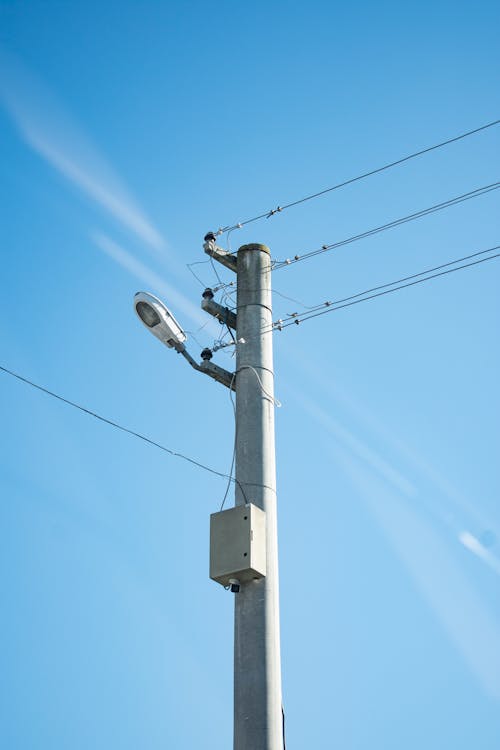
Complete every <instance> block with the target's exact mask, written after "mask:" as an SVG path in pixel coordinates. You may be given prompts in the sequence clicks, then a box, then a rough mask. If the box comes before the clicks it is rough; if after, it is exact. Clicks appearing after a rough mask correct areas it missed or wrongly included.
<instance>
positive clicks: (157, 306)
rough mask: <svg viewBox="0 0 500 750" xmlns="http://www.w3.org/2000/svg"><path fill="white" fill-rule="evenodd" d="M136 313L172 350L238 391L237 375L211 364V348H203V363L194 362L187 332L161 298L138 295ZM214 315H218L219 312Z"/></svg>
mask: <svg viewBox="0 0 500 750" xmlns="http://www.w3.org/2000/svg"><path fill="white" fill-rule="evenodd" d="M214 304H215V303H214ZM134 310H135V312H136V314H137V317H138V318H139V319H140V321H141V323H142V324H143V325H144V326H145V327H146V328H147V329H148V330H149V331H151V333H152V334H153V336H156V338H157V339H159V340H160V341H161V342H162V344H165V346H168V348H169V349H175V351H176V352H177V353H178V354H182V356H183V357H184V359H185V360H187V361H188V362H189V364H190V365H191V367H193V368H194V369H195V370H197V371H198V372H203V373H204V374H205V375H208V376H209V377H211V378H213V379H214V380H217V382H218V383H222V385H225V386H227V387H228V388H231V389H232V390H235V383H234V381H235V377H234V373H232V372H228V371H227V370H224V368H223V367H219V366H218V365H216V364H214V363H213V362H211V361H210V360H211V359H212V350H211V349H203V351H202V353H201V359H202V361H201V362H200V364H198V362H196V360H195V359H193V357H192V356H191V355H190V354H189V352H188V351H187V349H186V346H185V343H184V342H185V341H187V336H186V334H185V332H184V331H183V330H182V328H181V327H180V325H179V323H178V322H177V321H176V319H175V318H174V316H173V315H172V313H171V312H170V310H169V309H168V307H167V306H166V305H165V304H164V303H163V302H162V301H161V299H158V297H155V295H154V294H150V293H149V292H137V294H136V295H135V296H134ZM212 314H213V315H215V313H212Z"/></svg>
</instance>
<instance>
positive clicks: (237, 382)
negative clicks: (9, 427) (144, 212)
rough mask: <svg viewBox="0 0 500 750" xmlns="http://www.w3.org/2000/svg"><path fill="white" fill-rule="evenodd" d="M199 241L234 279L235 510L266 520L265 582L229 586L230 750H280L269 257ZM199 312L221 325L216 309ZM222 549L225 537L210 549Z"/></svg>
mask: <svg viewBox="0 0 500 750" xmlns="http://www.w3.org/2000/svg"><path fill="white" fill-rule="evenodd" d="M205 239H206V240H207V239H208V241H207V242H206V244H205V246H204V247H205V252H207V253H208V254H209V255H211V256H212V258H214V259H215V260H218V261H219V262H221V263H223V264H224V265H225V266H226V267H228V268H231V269H232V270H233V271H235V272H236V276H237V287H236V288H237V311H236V321H234V322H235V325H236V340H237V342H239V343H238V345H237V350H236V351H237V353H236V373H235V376H234V390H235V391H236V426H235V430H236V439H235V444H236V457H235V466H236V472H235V474H236V476H235V479H236V481H235V487H236V496H235V506H236V507H238V506H245V507H248V506H249V505H254V506H257V508H259V509H260V510H261V511H264V513H265V560H266V562H265V575H263V576H262V577H260V578H258V579H254V578H250V580H242V581H241V582H240V581H239V580H237V585H236V586H233V587H232V590H233V591H235V592H237V593H235V615H234V750H282V749H283V715H282V696H281V657H280V622H279V584H278V533H277V512H276V458H275V442H274V407H275V400H274V372H273V350H272V345H273V338H272V298H271V256H270V252H269V249H268V248H267V247H266V246H265V245H259V244H251V245H243V246H242V247H240V249H239V250H238V253H237V257H236V258H235V257H234V256H232V255H230V254H228V253H227V252H225V251H224V250H222V249H221V248H218V247H217V246H216V245H215V236H214V235H207V238H205ZM209 304H210V305H215V303H211V302H210V303H209ZM202 306H204V307H205V309H207V312H211V314H213V315H216V317H219V319H221V310H220V306H216V305H215V309H209V308H208V307H207V306H206V305H203V304H202ZM225 513H228V512H227V511H226V512H225ZM215 515H222V514H215ZM245 518H246V516H245ZM229 543H230V542H229V539H228V534H227V533H226V536H225V539H224V537H223V538H222V542H221V541H220V540H217V542H216V544H217V545H218V546H219V547H220V546H222V545H224V546H226V545H228V544H229ZM215 552H216V554H219V552H218V551H217V550H216V551H215ZM219 580H220V579H219ZM225 580H229V582H231V581H234V580H235V578H232V579H230V578H227V577H226V579H225ZM220 582H224V581H222V580H221V581H220Z"/></svg>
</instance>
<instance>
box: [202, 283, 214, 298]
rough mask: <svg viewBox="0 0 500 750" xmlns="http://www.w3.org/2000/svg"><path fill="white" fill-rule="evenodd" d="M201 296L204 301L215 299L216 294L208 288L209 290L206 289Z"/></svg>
mask: <svg viewBox="0 0 500 750" xmlns="http://www.w3.org/2000/svg"><path fill="white" fill-rule="evenodd" d="M201 296H202V297H203V299H213V298H214V293H213V291H212V290H211V289H210V287H209V286H207V288H206V289H205V291H204V292H203V294H202V295H201Z"/></svg>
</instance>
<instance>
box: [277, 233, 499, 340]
mask: <svg viewBox="0 0 500 750" xmlns="http://www.w3.org/2000/svg"><path fill="white" fill-rule="evenodd" d="M499 248H500V245H495V246H494V247H489V248H488V249H487V250H478V251H477V252H475V253H471V254H470V255H464V256H463V257H462V258H456V259H455V260H450V261H448V262H447V263H442V264H441V265H439V266H434V267H433V268H427V269H426V270H425V271H419V272H418V273H413V274H411V275H410V276H403V278H400V279H395V280H394V281H389V282H388V283H386V284H380V285H379V286H374V287H371V288H370V289H365V290H364V291H363V292H358V293H357V294H351V295H350V296H349V297H344V298H343V299H339V300H334V301H333V300H332V301H331V300H327V301H326V302H321V303H320V304H319V305H314V306H311V307H308V308H307V309H308V310H309V311H310V312H317V311H318V310H322V309H324V308H325V307H331V306H333V305H339V304H341V303H342V302H348V301H349V300H352V299H356V298H358V297H364V296H365V295H366V294H370V293H371V292H377V291H378V290H379V289H386V288H387V287H391V286H394V285H395V284H401V283H402V282H404V281H410V280H411V279H416V278H418V277H419V276H426V275H427V274H430V273H433V272H434V271H440V270H441V269H443V268H448V267H449V266H455V265H456V264H457V263H462V262H463V261H464V260H470V259H471V258H477V257H478V256H479V255H485V254H486V253H492V252H493V250H498V249H499ZM306 314H309V313H304V315H306ZM299 315H300V314H299V313H297V312H294V313H291V314H289V315H287V316H286V317H285V318H280V320H279V321H278V322H277V323H274V324H273V328H278V330H280V327H283V324H284V323H287V322H288V321H289V320H291V321H295V320H296V319H297V318H298V317H299ZM269 330H271V329H269V328H268V329H267V331H269ZM267 331H263V333H266V332H267Z"/></svg>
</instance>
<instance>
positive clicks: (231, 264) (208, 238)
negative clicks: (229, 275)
mask: <svg viewBox="0 0 500 750" xmlns="http://www.w3.org/2000/svg"><path fill="white" fill-rule="evenodd" d="M204 239H205V241H204V243H203V249H204V251H205V252H206V254H207V255H210V257H211V258H213V259H214V260H218V261H219V263H222V265H223V266H226V268H229V269H230V270H231V271H234V273H236V257H235V256H234V255H233V254H232V253H230V252H229V251H228V250H223V248H222V247H219V246H218V245H216V244H215V234H214V233H213V232H208V234H206V235H205V238H204Z"/></svg>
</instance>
